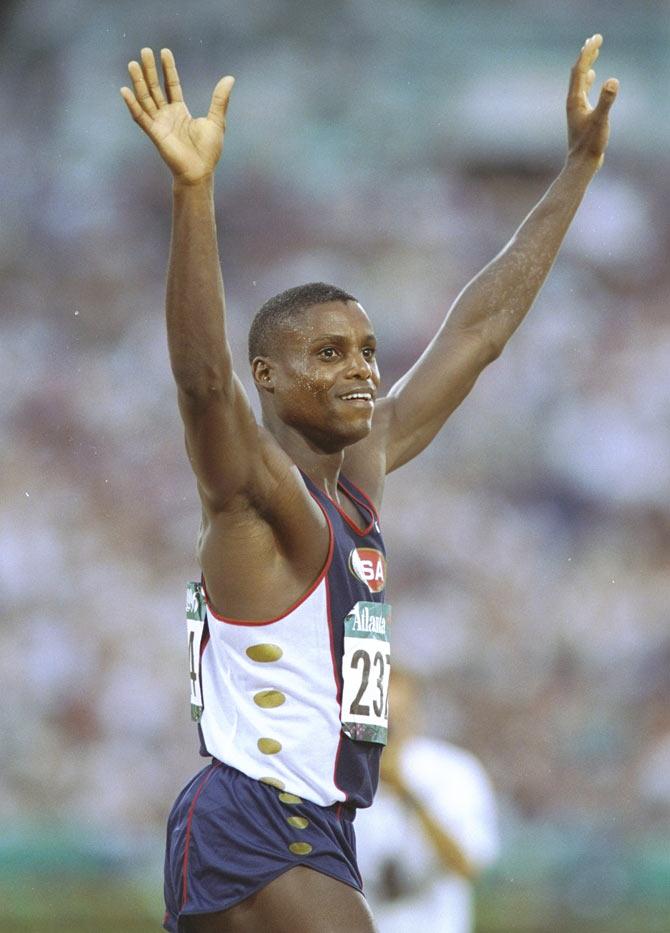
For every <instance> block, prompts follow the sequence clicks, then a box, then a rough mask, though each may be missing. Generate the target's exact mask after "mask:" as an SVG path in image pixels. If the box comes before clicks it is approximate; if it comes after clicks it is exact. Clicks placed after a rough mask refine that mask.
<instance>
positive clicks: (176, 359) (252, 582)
mask: <svg viewBox="0 0 670 933" xmlns="http://www.w3.org/2000/svg"><path fill="white" fill-rule="evenodd" d="M601 42H602V37H601V36H599V35H595V36H593V37H591V38H590V39H588V40H587V42H586V43H585V45H584V47H583V48H582V50H581V52H580V55H579V58H578V60H577V63H576V65H575V66H574V68H573V71H572V75H571V80H570V88H569V95H568V140H569V151H568V156H567V159H566V163H565V166H564V168H563V170H562V171H561V173H560V175H559V176H558V178H557V179H556V181H555V182H554V183H553V185H552V186H551V187H550V189H549V190H548V191H547V193H546V195H545V196H544V198H543V199H542V200H541V201H540V203H539V204H538V205H537V206H536V207H535V209H534V210H533V211H532V212H531V214H530V215H529V216H528V217H527V219H526V220H525V221H524V223H523V224H522V226H521V227H520V228H519V230H518V231H517V233H516V234H515V236H514V237H513V239H512V240H511V242H510V243H509V244H508V246H507V247H506V248H505V249H504V250H503V252H502V253H501V254H500V255H499V256H498V257H497V258H496V259H494V260H493V261H492V262H491V263H490V264H489V265H488V266H487V267H486V268H485V269H484V270H483V271H482V272H481V273H480V274H479V275H478V276H477V277H476V278H475V279H474V280H473V281H472V282H471V283H470V284H469V285H468V286H467V287H466V288H465V289H464V291H463V292H462V293H461V295H460V296H459V297H458V299H457V300H456V302H455V304H454V306H453V307H452V308H451V310H450V311H449V313H448V315H447V317H446V319H445V321H444V324H443V325H442V327H441V328H440V330H439V332H438V334H437V335H436V337H435V338H434V340H433V341H432V342H431V344H430V345H429V347H428V348H427V350H426V351H425V353H424V354H423V356H422V357H421V358H420V359H419V361H418V362H417V363H416V364H415V365H414V366H413V367H412V368H411V369H410V370H409V372H408V373H407V374H406V375H405V376H404V377H403V378H402V379H401V380H400V381H399V382H398V383H396V385H394V386H393V387H392V389H391V390H390V392H389V393H388V395H387V396H386V397H385V398H382V399H378V398H377V392H378V387H379V371H378V368H377V363H376V360H375V339H374V333H373V330H372V325H371V324H370V321H369V319H368V317H367V314H366V313H365V311H364V310H363V308H362V307H361V305H360V304H359V303H358V301H357V300H356V299H355V298H354V297H352V296H351V295H349V294H348V293H347V292H343V291H342V290H340V289H337V288H334V287H332V286H325V285H323V284H322V283H313V284H311V285H309V286H305V287H298V288H296V289H291V290H289V291H288V292H285V293H282V295H279V296H276V297H275V298H274V299H271V300H270V301H269V302H267V303H266V305H265V306H264V307H263V308H262V309H261V311H260V312H259V315H258V316H257V318H256V319H255V321H254V323H253V325H252V328H251V334H250V359H251V369H252V373H253V378H254V381H255V384H256V387H257V389H258V392H259V395H260V401H261V410H262V423H261V424H258V423H257V421H256V419H255V418H254V415H253V412H252V409H251V406H250V404H249V401H248V399H247V397H246V395H245V392H244V390H243V388H242V385H241V383H240V381H239V380H238V378H237V376H236V375H235V373H234V371H233V366H232V360H231V353H230V347H229V345H228V342H227V339H226V333H225V317H224V295H223V282H222V278H221V270H220V264H219V257H218V251H217V240H216V229H215V218H214V200H213V175H214V170H215V167H216V164H217V162H218V160H219V157H220V155H221V152H222V148H223V139H224V131H225V125H226V112H227V107H228V101H229V97H230V92H231V89H232V86H233V81H234V79H233V78H232V77H230V76H227V77H224V78H222V79H221V80H220V81H219V82H218V84H217V85H216V87H215V89H214V93H213V95H212V100H211V106H210V109H209V113H208V115H207V117H204V118H199V119H194V118H192V117H191V115H190V113H189V112H188V110H187V108H186V105H185V104H184V100H183V96H182V90H181V86H180V82H179V76H178V74H177V69H176V66H175V62H174V58H173V56H172V54H171V52H170V51H169V50H167V49H164V50H163V51H162V52H161V61H162V68H163V76H164V84H165V90H164V91H163V89H162V88H161V84H160V81H159V78H158V74H157V69H156V64H155V60H154V56H153V53H152V51H151V50H150V49H143V50H142V54H141V64H140V63H139V62H131V63H130V65H129V72H130V76H131V79H132V84H133V89H132V90H130V89H129V88H123V89H122V91H121V93H122V96H123V98H124V100H125V102H126V104H127V106H128V109H129V111H130V113H131V115H132V117H133V119H134V120H135V121H136V122H137V123H138V124H139V126H140V127H141V128H142V130H144V132H145V133H146V134H147V135H148V136H149V138H150V139H151V140H152V142H153V143H154V144H155V146H156V148H157V149H158V151H159V153H160V155H161V156H162V158H163V159H164V161H165V162H166V163H167V165H168V166H169V168H170V170H171V172H172V175H173V181H174V185H173V197H174V200H173V231H172V246H171V254H170V265H169V274H168V285H167V330H168V344H169V350H170V358H171V364H172V370H173V373H174V377H175V380H176V382H177V388H178V400H179V408H180V411H181V415H182V418H183V421H184V425H185V430H186V446H187V451H188V456H189V458H190V461H191V464H192V466H193V470H194V472H195V474H196V478H197V484H198V492H199V495H200V499H201V502H202V514H203V517H202V527H201V534H200V539H199V547H198V551H199V558H200V562H201V566H202V571H203V583H202V588H200V587H194V588H193V590H192V592H191V596H190V602H189V616H190V622H189V631H190V636H189V642H190V652H191V676H192V680H193V684H192V700H193V710H194V715H195V716H196V718H198V719H199V721H200V732H201V740H202V746H203V749H202V750H203V753H205V754H208V755H211V756H212V758H213V760H212V764H211V765H209V766H208V767H207V768H205V769H204V770H203V771H202V772H201V773H200V774H199V775H197V776H196V778H194V780H193V781H192V782H191V783H190V784H189V785H188V786H187V787H186V788H185V789H184V791H183V792H182V794H181V795H180V797H179V799H178V800H177V802H176V804H175V806H174V808H173V811H172V813H171V816H170V821H169V827H168V848H167V855H166V900H167V913H166V918H165V926H166V928H167V929H168V930H177V929H179V930H180V931H198V933H210V931H223V930H235V931H238V930H239V931H261V930H262V931H266V930H267V931H276V933H282V931H288V930H291V931H296V930H300V931H308V930H309V931H319V933H322V931H323V933H325V931H334V930H346V931H361V933H364V931H370V930H373V929H374V925H373V921H372V918H371V915H370V911H369V909H368V907H367V905H366V902H365V900H364V898H363V897H362V895H361V893H360V891H361V881H360V876H359V874H358V869H357V867H356V860H355V843H354V836H353V828H352V820H353V816H354V813H355V808H356V807H359V806H368V805H369V804H370V803H371V802H372V797H373V794H374V790H375V787H376V783H377V777H378V767H379V758H380V752H381V747H382V745H383V743H384V742H385V737H386V716H387V705H386V699H387V697H386V690H387V684H388V640H387V639H388V627H389V625H388V623H389V620H390V615H389V609H388V606H387V605H386V604H385V603H384V602H383V592H384V586H385V566H386V565H385V559H384V551H383V544H382V541H381V536H380V532H379V524H378V519H377V509H378V508H379V505H380V503H381V497H382V490H383V485H384V478H385V476H386V474H387V473H390V472H391V471H392V470H395V469H397V468H398V467H400V466H402V465H403V464H404V463H406V462H407V461H408V460H411V459H412V458H413V457H415V456H416V455H417V454H418V453H420V451H421V450H423V448H424V447H425V446H426V445H427V444H428V443H429V442H430V440H431V439H432V438H433V437H434V436H435V434H436V433H437V431H438V430H439V429H440V427H441V426H442V425H443V424H444V422H445V420H446V419H447V417H448V416H449V415H450V414H451V412H452V411H453V410H454V409H455V408H456V407H457V406H458V405H459V404H460V402H461V401H462V400H463V399H464V398H465V396H466V395H467V394H468V392H469V391H470V389H471V388H472V386H473V385H474V383H475V381H476V379H477V377H478V375H479V374H480V372H481V371H482V370H483V369H484V367H485V366H486V365H487V364H488V363H490V362H491V361H492V360H494V359H495V358H496V357H498V356H499V355H500V353H501V351H502V349H503V347H504V345H505V343H506V342H507V340H508V339H509V337H510V336H511V334H512V333H513V331H514V330H515V329H516V327H517V326H518V325H519V324H520V322H521V320H522V319H523V317H524V316H525V314H526V312H527V311H528V309H529V308H530V306H531V304H532V302H533V300H534V298H535V296H536V294H537V292H538V290H539V288H540V286H541V285H542V282H543V281H544V279H545V277H546V275H547V273H548V271H549V269H550V267H551V264H552V262H553V260H554V258H555V256H556V253H557V251H558V248H559V246H560V243H561V240H562V239H563V236H564V235H565V232H566V230H567V228H568V226H569V224H570V221H571V220H572V217H573V215H574V213H575V211H576V210H577V207H578V205H579V203H580V201H581V199H582V197H583V195H584V193H585V191H586V188H587V186H588V184H589V182H590V180H591V178H592V177H593V175H594V174H595V172H596V171H597V169H598V168H599V167H600V165H601V164H602V162H603V157H604V152H605V148H606V145H607V139H608V132H609V130H608V112H609V109H610V107H611V105H612V102H613V101H614V98H615V96H616V92H617V87H618V83H617V82H616V81H615V80H614V79H610V80H608V81H607V82H606V83H605V85H604V86H603V88H602V91H601V94H600V99H599V101H598V104H597V106H596V107H595V108H592V107H591V106H590V105H589V102H588V99H587V94H588V91H589V89H590V87H591V85H592V84H593V80H594V77H595V75H594V72H593V70H592V67H591V66H592V65H593V63H594V61H595V59H596V57H597V55H598V50H599V47H600V45H601ZM362 490H364V492H362ZM198 657H200V663H198Z"/></svg>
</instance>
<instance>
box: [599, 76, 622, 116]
mask: <svg viewBox="0 0 670 933" xmlns="http://www.w3.org/2000/svg"><path fill="white" fill-rule="evenodd" d="M618 91H619V82H618V81H617V79H616V78H608V79H607V81H605V83H604V84H603V86H602V88H601V89H600V97H599V98H598V103H597V104H596V108H595V110H594V112H593V116H594V117H595V118H596V119H600V118H602V119H605V118H606V117H607V114H608V113H609V112H610V107H611V106H612V104H613V103H614V101H615V100H616V96H617V93H618Z"/></svg>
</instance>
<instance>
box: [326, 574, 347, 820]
mask: <svg viewBox="0 0 670 933" xmlns="http://www.w3.org/2000/svg"><path fill="white" fill-rule="evenodd" d="M326 612H327V616H328V633H329V635H330V658H331V661H332V664H333V678H334V680H335V698H336V699H337V705H338V706H339V708H340V723H341V722H342V678H341V676H339V677H338V672H339V671H340V666H339V665H338V663H337V659H336V657H335V632H334V630H333V618H332V615H331V612H330V587H329V586H328V578H327V577H326ZM343 738H344V733H343V732H342V729H341V728H340V734H339V738H338V740H337V751H336V752H335V761H334V763H333V784H334V785H335V787H337V789H338V790H339V791H340V792H341V793H342V794H344V801H345V802H346V801H347V800H348V799H349V794H347V792H346V790H345V789H344V788H343V787H340V785H339V784H338V783H337V780H336V776H337V764H338V762H339V760H340V751H341V750H342V739H343ZM337 816H338V819H339V816H340V811H339V810H338V811H337Z"/></svg>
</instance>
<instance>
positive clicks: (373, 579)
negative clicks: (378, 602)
mask: <svg viewBox="0 0 670 933" xmlns="http://www.w3.org/2000/svg"><path fill="white" fill-rule="evenodd" d="M349 570H350V571H351V573H352V574H353V575H354V576H355V577H356V578H357V579H358V580H360V581H361V582H362V583H365V584H366V585H367V588H368V589H369V590H370V592H371V593H380V592H381V591H382V590H383V589H384V586H385V585H386V559H385V557H384V555H383V554H382V552H381V551H378V550H377V549H376V548H373V547H355V548H354V549H353V551H352V552H351V554H349Z"/></svg>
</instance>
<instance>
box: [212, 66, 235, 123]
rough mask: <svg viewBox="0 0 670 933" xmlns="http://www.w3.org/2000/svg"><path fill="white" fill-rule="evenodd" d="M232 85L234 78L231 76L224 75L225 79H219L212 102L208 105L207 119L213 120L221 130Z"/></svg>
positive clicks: (224, 121)
mask: <svg viewBox="0 0 670 933" xmlns="http://www.w3.org/2000/svg"><path fill="white" fill-rule="evenodd" d="M233 84H235V78H233V76H232V75H226V77H225V78H221V80H220V81H219V83H218V84H217V85H216V87H215V88H214V93H213V94H212V102H211V104H210V105H209V113H208V114H207V119H208V120H213V121H214V123H216V124H217V126H220V127H221V129H223V128H224V127H225V125H226V113H227V111H228V104H229V102H230V92H231V91H232V89H233Z"/></svg>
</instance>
